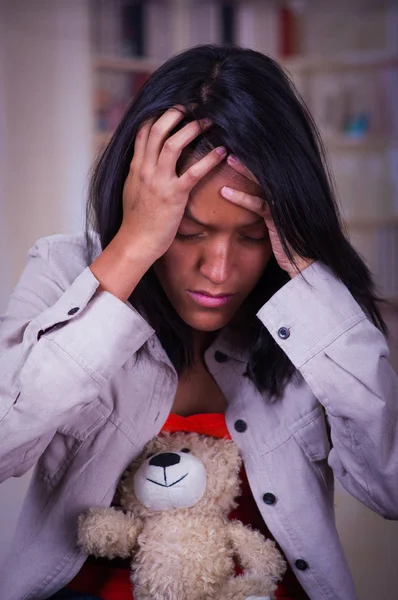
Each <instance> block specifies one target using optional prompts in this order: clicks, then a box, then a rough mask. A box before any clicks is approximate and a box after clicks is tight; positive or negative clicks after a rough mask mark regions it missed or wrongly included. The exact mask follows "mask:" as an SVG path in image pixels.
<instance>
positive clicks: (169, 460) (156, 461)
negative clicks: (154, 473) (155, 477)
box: [149, 452, 181, 469]
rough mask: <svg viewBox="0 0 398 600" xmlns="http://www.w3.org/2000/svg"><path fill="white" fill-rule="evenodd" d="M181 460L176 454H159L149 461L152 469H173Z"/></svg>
mask: <svg viewBox="0 0 398 600" xmlns="http://www.w3.org/2000/svg"><path fill="white" fill-rule="evenodd" d="M180 460H181V458H180V456H179V455H178V454H176V453H175V452H162V454H157V455H156V456H154V457H153V458H151V460H150V461H149V464H150V465H151V467H163V468H164V469H165V468H166V467H172V466H173V465H178V463H179V462H180Z"/></svg>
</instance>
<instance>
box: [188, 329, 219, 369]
mask: <svg viewBox="0 0 398 600" xmlns="http://www.w3.org/2000/svg"><path fill="white" fill-rule="evenodd" d="M217 334H218V331H198V330H197V329H194V330H193V332H192V337H193V347H194V357H195V363H198V364H202V363H203V362H204V354H205V352H206V350H207V349H208V347H209V346H211V344H212V343H213V341H214V340H215V338H216V337H217Z"/></svg>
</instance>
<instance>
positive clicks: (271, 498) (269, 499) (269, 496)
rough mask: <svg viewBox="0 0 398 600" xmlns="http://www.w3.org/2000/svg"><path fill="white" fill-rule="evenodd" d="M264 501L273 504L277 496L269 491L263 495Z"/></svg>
mask: <svg viewBox="0 0 398 600" xmlns="http://www.w3.org/2000/svg"><path fill="white" fill-rule="evenodd" d="M263 501H264V502H265V504H269V505H270V506H271V505H272V504H275V502H276V498H275V496H274V494H271V493H270V492H267V493H266V494H264V496H263Z"/></svg>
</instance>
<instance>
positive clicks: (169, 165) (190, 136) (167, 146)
mask: <svg viewBox="0 0 398 600" xmlns="http://www.w3.org/2000/svg"><path fill="white" fill-rule="evenodd" d="M211 124H212V123H211V120H210V119H201V120H200V121H192V122H191V123H188V124H187V125H185V126H184V127H183V128H182V129H180V131H177V133H175V134H174V135H172V136H171V137H169V138H168V139H167V140H166V141H165V143H164V144H163V148H162V151H161V153H160V156H159V159H158V163H157V165H158V168H159V169H160V170H162V171H165V172H167V173H170V172H172V173H174V174H175V171H176V164H177V160H178V158H179V156H180V155H181V152H182V151H183V149H184V148H185V147H186V146H187V145H188V144H189V143H190V142H192V140H194V139H195V138H196V137H197V136H198V135H200V134H201V133H204V131H206V130H207V129H209V127H210V126H211Z"/></svg>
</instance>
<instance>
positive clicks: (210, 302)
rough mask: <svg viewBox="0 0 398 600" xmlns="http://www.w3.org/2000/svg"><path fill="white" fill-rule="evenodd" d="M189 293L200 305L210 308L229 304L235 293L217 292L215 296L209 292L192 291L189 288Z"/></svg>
mask: <svg viewBox="0 0 398 600" xmlns="http://www.w3.org/2000/svg"><path fill="white" fill-rule="evenodd" d="M188 294H189V295H190V296H191V298H192V299H193V300H194V301H195V302H196V303H197V304H200V306H206V307H209V308H217V307H218V306H223V305H224V304H227V303H228V302H229V301H230V300H231V298H233V297H234V295H235V294H217V295H215V296H213V295H211V294H207V293H206V292H203V291H195V292H194V291H192V290H188Z"/></svg>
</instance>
